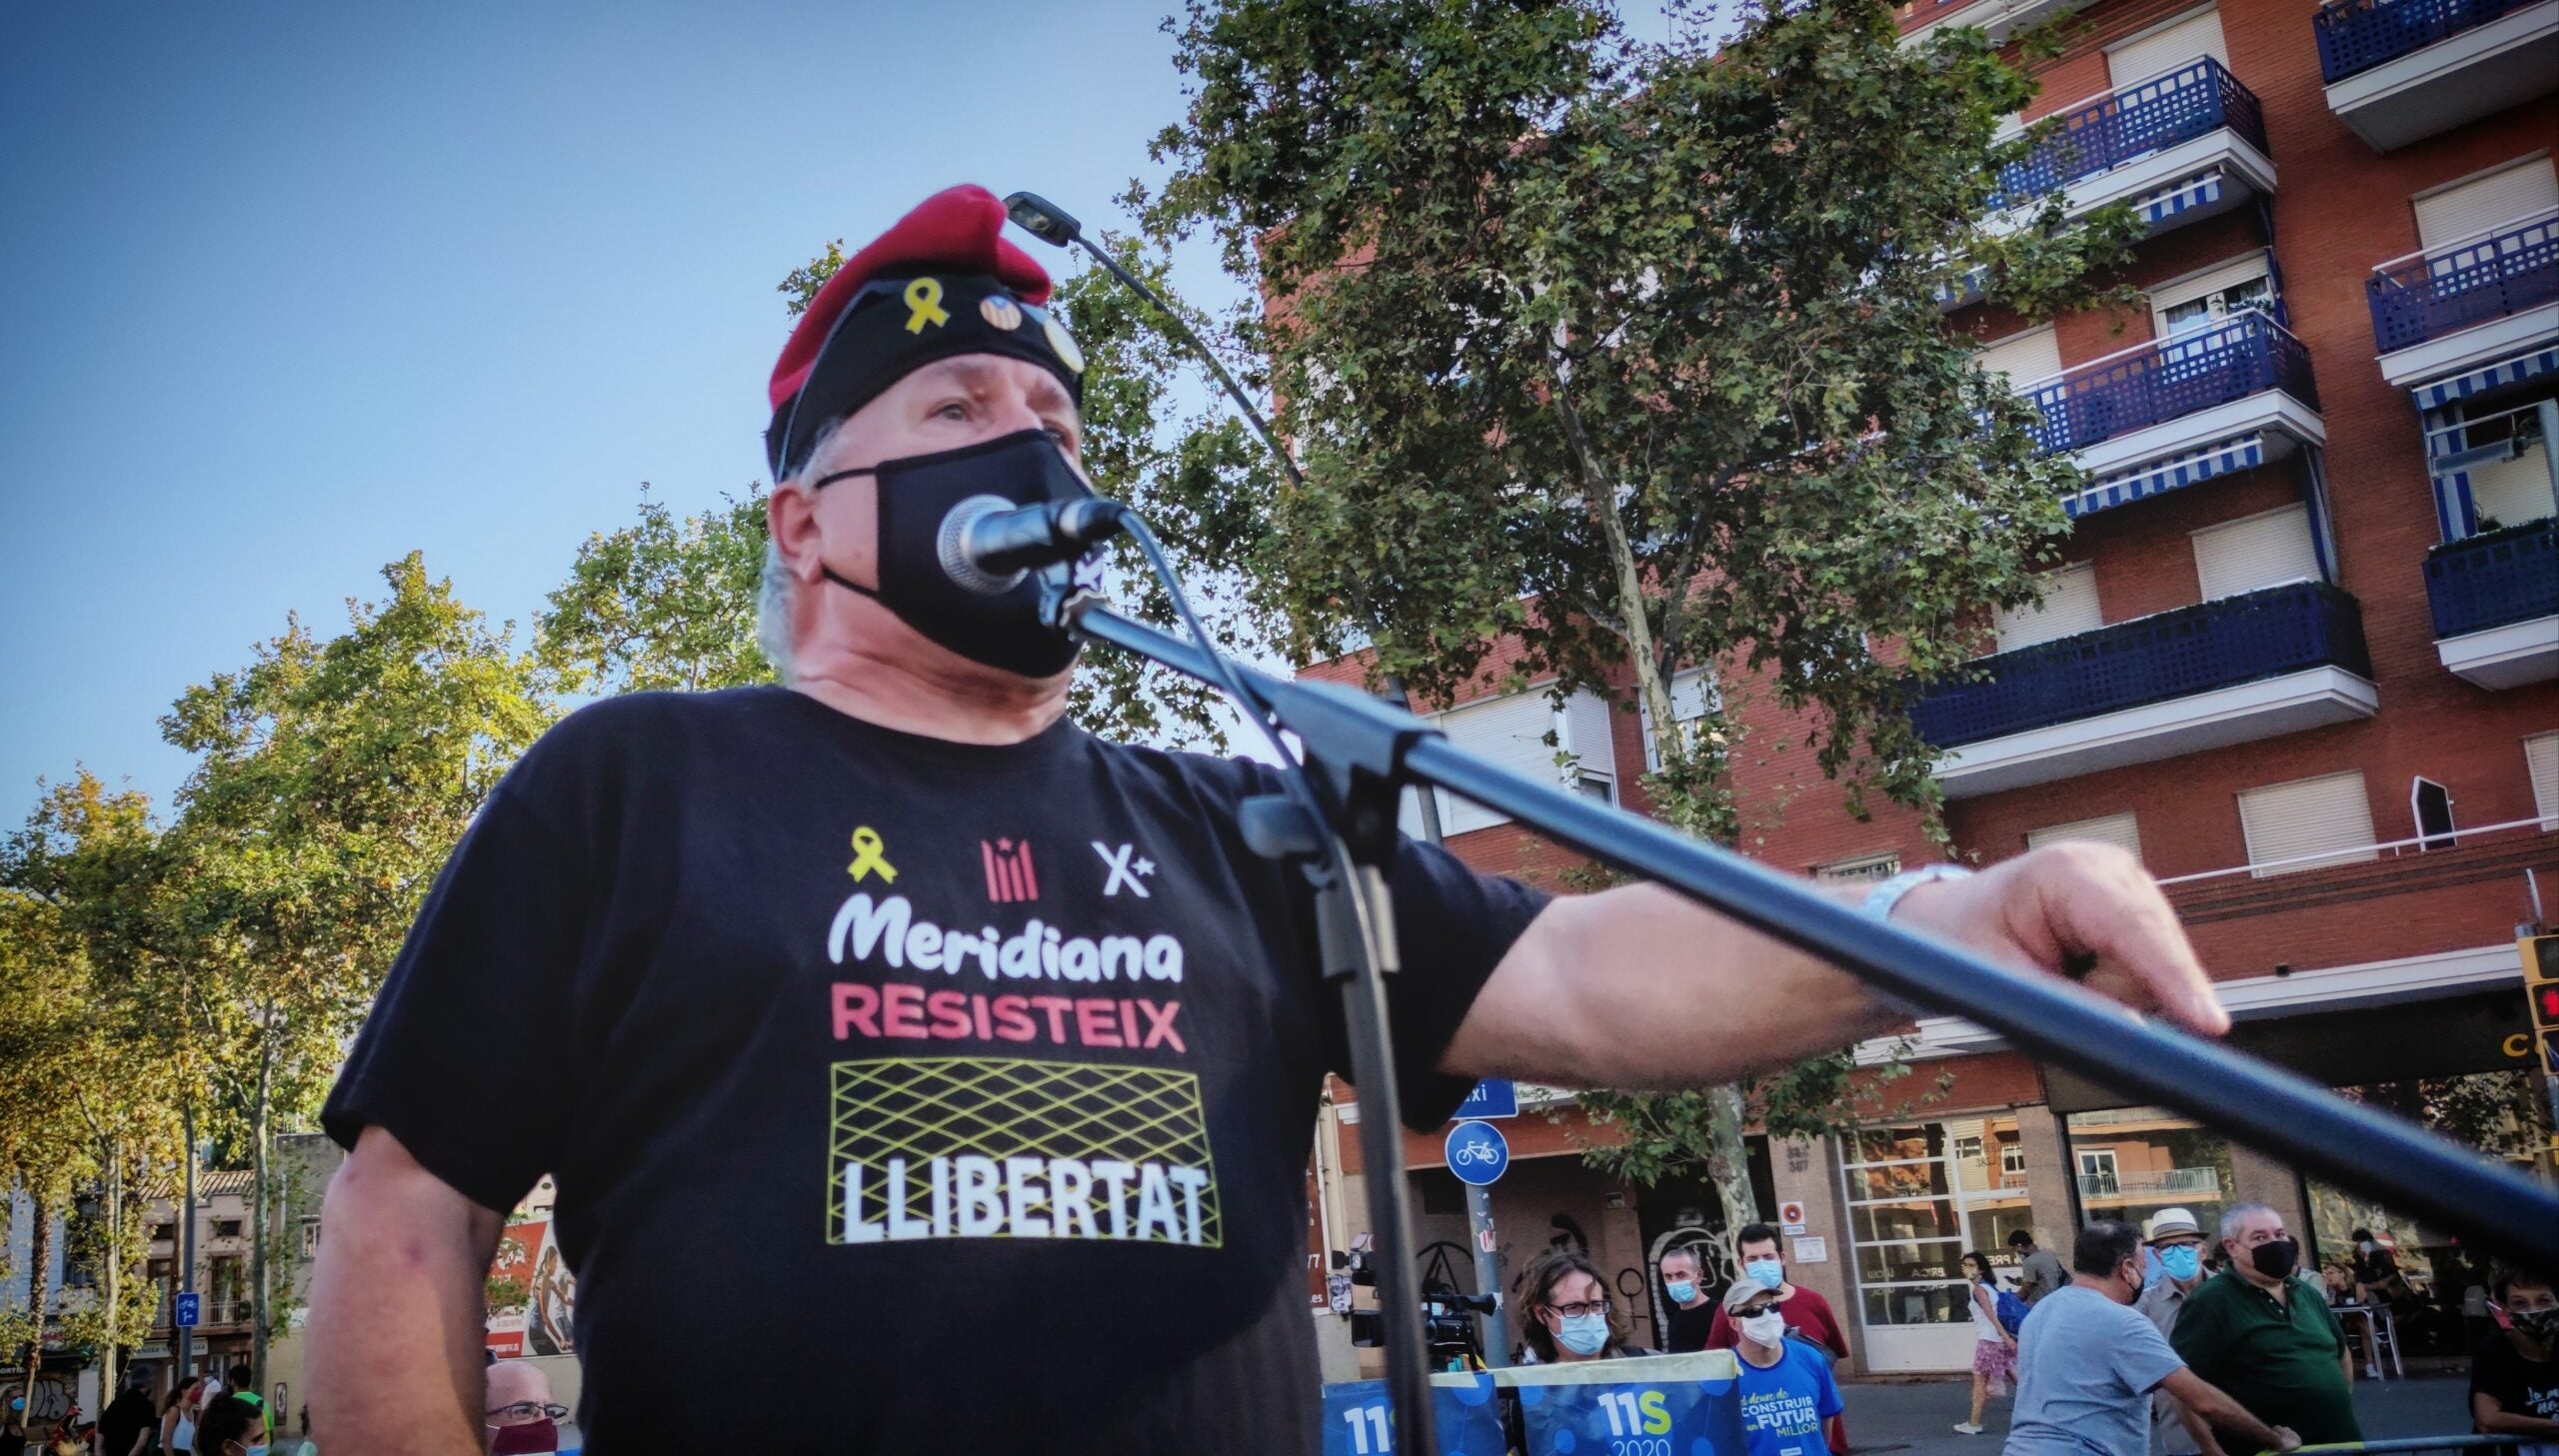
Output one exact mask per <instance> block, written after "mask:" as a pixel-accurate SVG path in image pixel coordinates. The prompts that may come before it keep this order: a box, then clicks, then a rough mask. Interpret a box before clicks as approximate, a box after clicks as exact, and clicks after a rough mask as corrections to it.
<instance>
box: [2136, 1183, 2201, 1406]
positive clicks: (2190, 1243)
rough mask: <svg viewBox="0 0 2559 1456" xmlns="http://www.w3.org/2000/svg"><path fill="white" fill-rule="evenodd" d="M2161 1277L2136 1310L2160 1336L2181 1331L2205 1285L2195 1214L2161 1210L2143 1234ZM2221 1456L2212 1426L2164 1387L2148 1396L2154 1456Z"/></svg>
mask: <svg viewBox="0 0 2559 1456" xmlns="http://www.w3.org/2000/svg"><path fill="white" fill-rule="evenodd" d="M2143 1232H2144V1234H2145V1241H2146V1242H2147V1244H2148V1245H2149V1249H2150V1256H2151V1257H2152V1258H2154V1259H2156V1260H2157V1261H2158V1270H2159V1272H2158V1274H2157V1275H2156V1276H2155V1277H2153V1278H2151V1279H2149V1280H2148V1281H2147V1282H2145V1283H2144V1284H2143V1285H2142V1286H2141V1297H2140V1298H2138V1299H2136V1300H2134V1301H2133V1308H2135V1309H2137V1310H2139V1311H2141V1313H2142V1314H2144V1315H2145V1316H2147V1317H2148V1318H2149V1320H2150V1322H2151V1324H2153V1325H2155V1326H2157V1327H2158V1330H2159V1333H2160V1334H2161V1335H2162V1336H2165V1335H2167V1334H2168V1333H2169V1332H2170V1331H2171V1330H2173V1329H2175V1328H2176V1327H2177V1314H2178V1312H2179V1311H2180V1310H2183V1309H2184V1308H2185V1307H2186V1296H2187V1295H2188V1294H2190V1293H2192V1292H2193V1291H2194V1287H2195V1286H2196V1285H2197V1284H2200V1283H2202V1282H2203V1229H2202V1228H2201V1227H2200V1226H2199V1225H2197V1224H2196V1222H2195V1216H2194V1213H2193V1212H2192V1210H2189V1209H2184V1208H2162V1209H2160V1210H2159V1211H2158V1212H2157V1213H2154V1214H2152V1215H2151V1216H2150V1223H2149V1225H2148V1227H2147V1228H2145V1229H2144V1230H2143ZM2196 1453H2200V1456H2222V1452H2221V1445H2220V1443H2219V1442H2217V1441H2215V1440H2214V1439H2213V1437H2212V1428H2211V1427H2210V1426H2208V1425H2206V1424H2204V1423H2203V1422H2202V1421H2199V1420H2196V1419H2195V1418H2194V1417H2193V1416H2192V1415H2191V1414H2189V1413H2188V1412H2187V1411H2186V1409H2185V1407H2183V1406H2181V1405H2179V1404H2178V1403H2177V1399H2176V1397H2175V1396H2172V1395H2170V1394H2169V1393H2168V1392H2167V1391H2166V1390H2165V1389H2164V1388H2163V1389H2161V1390H2159V1391H2157V1392H2155V1393H2153V1394H2152V1396H2151V1397H2150V1456H2196Z"/></svg>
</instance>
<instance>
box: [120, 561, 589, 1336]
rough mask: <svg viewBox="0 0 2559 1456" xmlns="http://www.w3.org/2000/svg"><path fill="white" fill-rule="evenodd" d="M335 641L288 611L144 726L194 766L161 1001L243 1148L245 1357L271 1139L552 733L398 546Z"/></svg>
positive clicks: (476, 629)
mask: <svg viewBox="0 0 2559 1456" xmlns="http://www.w3.org/2000/svg"><path fill="white" fill-rule="evenodd" d="M382 575H383V580H384V583H385V585H386V586H387V587H388V589H389V591H388V594H387V595H386V596H385V597H384V598H383V599H382V600H381V601H379V602H373V603H357V602H352V601H351V602H349V603H348V609H347V630H346V631H345V632H344V633H342V634H340V635H339V636H337V637H335V638H331V639H328V640H325V641H324V640H322V639H320V638H318V637H316V636H315V635H314V634H313V633H312V632H311V631H310V630H309V629H308V628H306V627H305V626H304V625H303V624H302V622H301V621H300V620H299V619H298V618H297V619H294V620H291V621H289V622H288V624H287V626H286V629H285V631H284V632H283V633H282V634H281V635H279V636H277V637H275V638H274V639H272V640H270V641H268V642H267V643H265V644H262V645H261V646H260V647H259V648H258V650H257V652H256V654H255V656H254V657H253V658H252V660H251V662H250V663H249V664H248V666H246V667H245V668H242V669H240V670H239V671H237V672H232V673H225V674H220V675H217V676H216V677H215V678H214V679H213V680H212V681H211V682H210V683H207V684H204V685H200V686H197V687H194V688H190V689H188V690H187V692H186V693H185V694H184V695H182V696H181V697H180V698H179V700H178V702H177V704H176V706H175V707H174V708H173V709H172V711H171V712H170V713H169V715H168V716H167V717H166V718H164V719H163V720H162V721H161V727H162V730H163V732H164V733H165V734H166V736H167V737H168V739H169V741H171V742H172V743H175V744H176V745H178V746H179V747H182V748H185V749H187V750H188V751H190V752H192V753H194V754H196V756H197V761H196V767H195V770H194V771H193V773H192V774H190V775H189V777H188V779H187V781H186V784H185V786H184V787H183V788H182V789H181V790H180V793H179V805H180V813H179V816H178V819H177V822H176V823H175V824H173V825H172V826H171V828H170V830H169V832H168V834H167V835H166V836H165V839H164V846H165V850H166V852H167V855H168V862H167V865H166V868H165V870H164V882H165V887H166V892H167V894H168V896H169V910H168V914H169V918H170V922H171V925H172V930H171V935H172V937H173V943H172V945H171V947H170V948H171V950H172V955H171V960H172V962H173V972H174V975H175V977H176V978H177V982H178V983H177V985H176V986H175V987H174V989H173V991H172V997H171V998H172V1000H173V1001H174V1003H175V1005H176V1008H177V1011H178V1013H179V1015H180V1016H181V1018H182V1024H183V1026H184V1028H185V1044H186V1045H187V1046H189V1047H190V1048H193V1049H195V1050H196V1052H197V1053H198V1054H199V1057H200V1065H201V1068H202V1071H203V1073H204V1075H205V1076H206V1078H207V1080H208V1081H209V1084H210V1086H211V1088H212V1090H213V1092H214V1093H215V1096H214V1097H213V1098H212V1100H211V1102H210V1104H209V1106H208V1111H209V1112H211V1113H212V1114H213V1117H214V1119H215V1130H216V1131H222V1130H226V1127H227V1131H228V1132H229V1133H230V1135H232V1136H233V1137H235V1138H237V1139H238V1141H239V1142H240V1143H241V1144H242V1145H245V1146H246V1147H247V1148H248V1149H249V1150H250V1153H251V1163H252V1167H253V1170H254V1171H255V1173H256V1175H257V1178H256V1187H257V1189H258V1216H256V1217H254V1218H253V1219H252V1220H251V1228H252V1230H253V1236H252V1243H251V1252H250V1261H251V1268H250V1280H251V1297H252V1298H253V1299H254V1300H255V1301H256V1304H257V1322H256V1324H255V1326H254V1330H255V1341H256V1350H255V1356H254V1358H255V1362H256V1364H257V1366H258V1368H259V1369H261V1370H263V1369H264V1368H265V1363H264V1362H265V1345H266V1340H267V1337H268V1335H269V1334H270V1333H271V1331H272V1323H273V1322H272V1318H271V1313H272V1306H271V1303H270V1285H271V1280H270V1272H269V1247H268V1243H269V1234H270V1224H271V1223H272V1221H273V1220H272V1219H271V1218H270V1217H269V1206H270V1203H271V1201H272V1200H273V1198H274V1195H275V1192H276V1189H277V1182H276V1180H275V1179H274V1178H273V1177H272V1176H271V1171H270V1165H271V1162H272V1152H273V1144H274V1136H275V1134H276V1132H277V1131H279V1130H280V1124H282V1123H283V1122H285V1121H286V1120H295V1121H298V1120H301V1119H304V1118H307V1117H308V1116H309V1115H310V1114H311V1112H312V1111H313V1110H315V1108H316V1105H317V1102H318V1100H319V1097H320V1095H321V1094H322V1093H323V1092H324V1091H325V1090H326V1087H327V1084H328V1081H329V1078H330V1077H331V1076H332V1075H333V1074H334V1073H335V1071H336V1069H337V1064H338V1058H339V1055H340V1051H341V1048H342V1047H343V1045H344V1043H345V1041H346V1038H347V1037H348V1036H349V1035H351V1034H352V1033H353V1031H354V1030H355V1028H356V1026H357V1025H358V1024H359V1023H360V1022H361V1021H362V1019H363V1017H364V1015H365V1012H366V1011H367V1010H368V1009H369V1008H370V1007H371V1005H372V1002H373V997H374V995H375V993H376V992H377V991H378V990H379V989H380V987H381V984H382V978H383V976H384V974H385V973H386V972H387V971H388V970H389V968H390V964H391V960H392V957H393V955H394V954H395V953H396V952H397V950H398V948H399V945H400V942H401V939H402V938H403V937H404V936H405V935H406V933H407V931H408V926H409V922H410V920H411V918H412V917H413V916H414V915H415V913H416V911H417V907H418V903H419V901H420V900H421V899H422V898H423V897H424V896H425V894H426V890H427V887H428V884H429V882H430V881H431V880H432V879H433V877H434V875H435V873H436V871H437V870H438V869H439V868H441V867H442V865H443V863H444V860H445V857H446V855H447V854H448V853H450V852H451V850H452V848H453V846H454V844H455V843H456V842H457V841H458V840H459V839H460V838H461V836H462V831H463V829H464V827H465V826H466V825H467V824H468V823H469V822H470V819H471V816H472V814H473V813H474V812H475V811H477V809H478V808H479V806H480V804H481V802H482V800H483V799H485V798H486V797H487V795H488V793H489V791H490V790H491V789H492V788H494V787H495V786H496V784H497V782H498V779H499V777H500V775H501V774H503V773H504V772H505V770H506V768H507V766H508V764H509V763H511V762H512V761H513V760H514V758H515V756H516V755H517V754H518V753H519V752H521V751H522V750H523V749H524V747H525V746H526V745H527V744H529V743H531V742H532V740H533V739H534V737H535V736H536V735H537V734H538V733H540V731H541V730H542V729H543V728H544V727H546V726H547V724H548V723H549V714H548V712H547V710H546V709H545V707H544V706H543V704H542V702H541V700H540V699H539V698H538V696H537V695H536V692H535V677H536V675H535V671H534V668H533V665H532V663H531V662H530V661H529V660H528V659H526V658H524V657H522V656H520V655H518V654H517V653H516V652H515V651H514V650H513V649H512V648H511V647H510V646H509V643H508V638H509V635H510V632H511V628H509V627H501V628H495V629H493V628H492V627H491V626H490V625H489V624H488V623H487V621H486V620H485V619H484V618H482V616H481V615H480V614H479V613H477V612H475V611H473V610H471V609H470V608H468V607H466V606H464V605H463V604H462V603H461V602H460V601H458V600H456V598H455V597H454V595H453V591H452V587H451V584H450V583H447V582H441V581H434V580H431V579H429V578H428V576H427V574H426V568H425V565H424V563H423V562H422V561H421V559H420V558H419V557H418V556H417V555H415V554H412V555H410V556H409V557H408V558H406V559H405V560H402V561H399V562H395V563H392V564H391V565H390V566H388V567H385V568H384V569H383V573H382Z"/></svg>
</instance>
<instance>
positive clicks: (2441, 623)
mask: <svg viewBox="0 0 2559 1456" xmlns="http://www.w3.org/2000/svg"><path fill="white" fill-rule="evenodd" d="M2426 604H2427V605H2428V606H2430V607H2432V608H2433V609H2434V615H2435V636H2436V637H2438V638H2449V637H2462V636H2465V635H2467V634H2470V633H2474V632H2486V631H2487V630H2488V629H2490V628H2492V627H2505V626H2507V625H2509V624H2512V623H2517V622H2530V621H2532V620H2533V619H2534V618H2536V617H2552V616H2559V522H2552V521H2547V520H2544V521H2532V522H2527V523H2525V524H2524V525H2521V526H2509V527H2507V528H2506V529H2505V530H2503V531H2490V532H2484V533H2482V534H2480V535H2478V536H2473V537H2469V538H2466V539H2464V540H2461V541H2447V542H2445V543H2444V544H2443V545H2441V546H2439V547H2436V548H2435V549H2434V554H2433V555H2431V556H2429V557H2427V558H2426Z"/></svg>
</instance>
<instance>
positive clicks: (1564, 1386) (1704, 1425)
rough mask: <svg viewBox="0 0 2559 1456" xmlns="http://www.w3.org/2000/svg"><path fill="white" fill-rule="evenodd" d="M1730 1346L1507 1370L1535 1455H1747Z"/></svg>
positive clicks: (1507, 1381) (1504, 1374)
mask: <svg viewBox="0 0 2559 1456" xmlns="http://www.w3.org/2000/svg"><path fill="white" fill-rule="evenodd" d="M1738 1373H1739V1372H1738V1370H1737V1368H1736V1367H1735V1364H1734V1361H1733V1358H1732V1353H1731V1352H1730V1351H1728V1350H1708V1351H1704V1352H1702V1353H1699V1354H1693V1355H1661V1356H1655V1357H1652V1358H1648V1359H1640V1360H1601V1361H1594V1362H1592V1363H1589V1364H1575V1365H1545V1366H1528V1367H1525V1368H1523V1369H1518V1370H1504V1371H1502V1372H1501V1376H1502V1383H1503V1384H1505V1385H1515V1386H1516V1387H1517V1388H1518V1391H1519V1415H1520V1420H1521V1423H1522V1425H1523V1427H1524V1429H1525V1434H1526V1436H1527V1456H1742V1434H1741V1401H1740V1399H1739V1396H1738V1392H1736V1390H1735V1389H1734V1385H1735V1383H1736V1378H1737V1376H1738Z"/></svg>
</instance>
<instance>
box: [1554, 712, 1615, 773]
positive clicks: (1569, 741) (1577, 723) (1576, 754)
mask: <svg viewBox="0 0 2559 1456" xmlns="http://www.w3.org/2000/svg"><path fill="white" fill-rule="evenodd" d="M1614 717H1615V713H1614V711H1613V710H1612V709H1610V708H1609V707H1608V700H1606V699H1604V698H1602V697H1600V696H1599V695H1598V694H1596V693H1592V692H1590V691H1589V690H1588V689H1584V690H1582V691H1581V692H1578V693H1575V694H1573V695H1572V696H1571V697H1570V698H1567V699H1565V700H1564V701H1563V714H1562V719H1561V722H1559V723H1558V724H1557V725H1556V728H1558V731H1557V733H1556V734H1555V736H1556V739H1557V741H1558V742H1559V743H1560V744H1561V746H1562V748H1563V751H1565V752H1567V753H1570V754H1571V755H1572V760H1573V762H1574V763H1575V764H1577V765H1579V767H1580V768H1581V771H1583V772H1585V773H1598V774H1603V775H1605V776H1606V777H1607V778H1608V779H1609V780H1610V781H1611V782H1613V781H1615V779H1616V776H1617V745H1616V739H1615V737H1614V736H1613V725H1612V724H1611V722H1610V720H1611V719H1613V718H1614Z"/></svg>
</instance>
